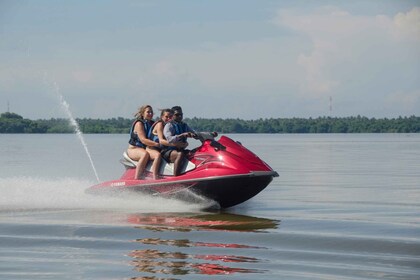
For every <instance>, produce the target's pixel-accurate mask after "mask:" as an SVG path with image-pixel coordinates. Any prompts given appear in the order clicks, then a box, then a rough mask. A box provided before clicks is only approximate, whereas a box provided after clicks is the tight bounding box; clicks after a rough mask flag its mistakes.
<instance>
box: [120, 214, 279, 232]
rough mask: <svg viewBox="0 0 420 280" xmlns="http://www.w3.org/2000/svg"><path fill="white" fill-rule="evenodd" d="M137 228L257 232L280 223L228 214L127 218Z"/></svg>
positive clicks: (145, 215)
mask: <svg viewBox="0 0 420 280" xmlns="http://www.w3.org/2000/svg"><path fill="white" fill-rule="evenodd" d="M127 220H128V222H129V223H132V224H136V225H137V227H140V228H144V229H148V230H153V231H192V230H225V231H243V232H257V231H262V230H265V229H275V228H277V227H278V225H279V223H280V221H276V220H271V219H264V218H256V217H250V216H244V215H235V214H230V213H217V214H212V213H209V214H197V213H146V214H132V215H130V216H129V217H128V218H127Z"/></svg>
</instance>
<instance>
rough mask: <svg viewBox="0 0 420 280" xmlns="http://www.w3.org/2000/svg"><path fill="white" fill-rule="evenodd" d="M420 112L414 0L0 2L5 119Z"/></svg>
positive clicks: (418, 18)
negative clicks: (174, 111) (146, 111)
mask: <svg viewBox="0 0 420 280" xmlns="http://www.w3.org/2000/svg"><path fill="white" fill-rule="evenodd" d="M64 101H65V102H66V103H67V104H68V105H69V109H70V110H71V112H72V114H73V116H75V117H77V118H100V119H107V118H115V117H124V118H132V117H133V115H134V113H135V112H136V111H137V109H138V107H139V106H141V105H144V104H150V105H152V106H153V108H154V109H155V112H157V111H158V109H163V108H167V107H172V106H175V105H180V106H182V108H183V110H184V115H185V117H189V118H192V117H198V118H240V119H259V118H292V117H299V118H309V117H312V118H316V117H322V116H332V117H348V116H357V115H360V116H366V117H369V118H385V117H386V118H394V117H399V116H411V115H416V116H419V115H420V1H419V0H417V1H409V0H405V1H400V0H393V1H389V0H363V1H360V0H354V1H347V0H345V1H340V0H334V1H327V0H325V1H299V0H293V1H287V0H284V1H268V0H255V1H254V0H200V1H196V0H173V1H170V0H165V1H162V0H137V1H134V0H115V1H110V0H96V1H95V0H90V1H85V0H72V1H64V0H32V1H23V0H0V112H6V111H8V110H9V111H10V112H14V113H18V114H20V115H22V116H23V117H24V118H29V119H49V118H62V117H65V112H64V110H63V106H62V105H63V102H64Z"/></svg>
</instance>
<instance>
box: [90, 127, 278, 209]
mask: <svg viewBox="0 0 420 280" xmlns="http://www.w3.org/2000/svg"><path fill="white" fill-rule="evenodd" d="M215 137H217V133H215V132H213V133H206V132H201V133H197V135H196V139H198V140H200V141H201V143H202V144H201V146H199V147H197V148H195V149H193V150H191V151H189V152H188V154H187V155H186V159H185V160H184V163H183V166H182V168H181V174H180V175H178V176H174V175H173V174H174V172H173V164H172V163H168V162H166V161H165V160H163V159H162V163H161V165H160V169H159V176H160V178H161V179H159V180H154V179H153V177H152V173H151V172H150V164H149V166H147V167H146V171H145V173H144V174H145V177H144V178H142V179H140V180H135V179H134V176H135V170H136V164H137V163H136V162H135V161H133V160H132V159H130V158H129V157H128V155H127V154H126V153H124V155H123V159H122V160H121V163H122V164H123V165H124V166H125V168H126V170H125V172H124V174H123V175H122V176H121V178H120V179H118V180H113V181H107V182H103V183H100V184H98V185H95V186H92V187H90V188H89V189H88V192H89V193H107V192H111V193H114V192H115V191H134V192H142V193H147V194H152V195H160V196H163V197H168V198H176V199H181V200H186V201H191V199H192V198H193V197H196V196H197V195H198V196H201V197H204V198H207V199H211V200H213V201H215V202H217V203H218V204H219V205H220V207H222V208H227V207H231V206H234V205H237V204H239V203H242V202H244V201H246V200H248V199H250V198H251V197H253V196H255V195H257V194H258V193H259V192H260V191H262V190H263V189H264V188H265V187H267V185H268V184H269V183H270V182H271V181H272V180H273V177H277V176H278V173H277V172H276V171H274V170H273V169H272V168H271V167H270V166H269V165H268V164H267V163H265V162H264V161H262V160H261V159H260V158H259V157H258V156H256V155H255V154H254V153H252V152H251V151H250V150H248V149H247V148H245V147H244V146H242V144H241V143H239V142H235V141H233V140H232V139H230V138H229V137H226V136H222V137H220V139H219V140H218V141H216V140H215Z"/></svg>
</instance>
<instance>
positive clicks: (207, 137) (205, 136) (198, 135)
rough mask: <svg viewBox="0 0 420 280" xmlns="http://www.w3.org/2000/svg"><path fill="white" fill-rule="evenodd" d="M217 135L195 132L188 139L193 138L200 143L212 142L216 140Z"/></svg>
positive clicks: (215, 133)
mask: <svg viewBox="0 0 420 280" xmlns="http://www.w3.org/2000/svg"><path fill="white" fill-rule="evenodd" d="M218 135H219V134H218V133H217V132H215V131H213V132H195V133H191V136H190V137H193V138H194V139H197V140H200V141H201V142H204V141H206V140H210V141H214V138H216V137H217V136H218Z"/></svg>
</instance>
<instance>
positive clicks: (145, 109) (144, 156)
mask: <svg viewBox="0 0 420 280" xmlns="http://www.w3.org/2000/svg"><path fill="white" fill-rule="evenodd" d="M134 116H135V117H136V119H135V120H134V122H133V124H132V126H131V129H130V140H129V141H128V143H129V145H128V149H127V154H128V156H129V157H130V158H131V159H132V160H135V161H138V162H137V167H136V173H135V176H134V179H136V180H139V179H141V177H142V175H143V172H144V169H145V167H146V164H147V162H148V160H149V159H151V160H153V164H152V172H153V178H154V179H158V176H159V174H158V172H159V165H160V162H161V155H160V153H159V151H156V150H153V149H151V148H150V147H159V146H160V145H159V143H156V142H154V141H152V140H150V139H148V138H147V135H148V134H149V130H150V129H151V127H152V125H153V121H152V118H153V108H152V106H150V105H144V106H142V107H140V108H139V110H138V112H137V113H136V114H135V115H134Z"/></svg>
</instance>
